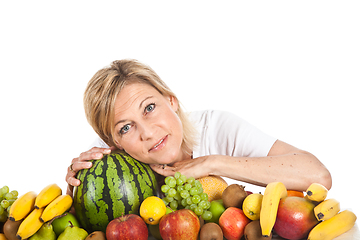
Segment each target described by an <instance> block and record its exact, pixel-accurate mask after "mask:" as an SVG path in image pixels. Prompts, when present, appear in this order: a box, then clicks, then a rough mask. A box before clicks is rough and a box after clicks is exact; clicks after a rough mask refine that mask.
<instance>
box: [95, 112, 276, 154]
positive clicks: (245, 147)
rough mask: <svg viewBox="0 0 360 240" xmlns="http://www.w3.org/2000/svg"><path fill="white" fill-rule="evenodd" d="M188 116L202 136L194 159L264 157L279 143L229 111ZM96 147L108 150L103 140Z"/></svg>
mask: <svg viewBox="0 0 360 240" xmlns="http://www.w3.org/2000/svg"><path fill="white" fill-rule="evenodd" d="M189 115H190V120H191V121H192V122H194V123H195V127H196V129H197V131H198V134H199V139H198V140H199V141H198V146H197V147H196V148H195V149H194V151H193V157H194V158H197V157H201V156H207V155H229V156H236V157H265V156H267V154H268V153H269V151H270V149H271V147H272V145H273V144H274V142H275V141H276V138H273V137H271V136H269V135H267V134H265V133H263V132H262V131H260V130H259V129H258V128H256V127H254V126H253V125H251V124H249V123H248V122H246V121H245V120H244V119H242V118H240V117H238V116H236V115H234V114H232V113H229V112H223V111H216V110H205V111H196V112H191V113H190V114H189ZM93 146H94V147H105V148H107V147H108V146H107V145H106V144H105V143H104V142H103V141H102V140H101V139H100V138H98V139H97V140H96V141H95V142H94V143H93Z"/></svg>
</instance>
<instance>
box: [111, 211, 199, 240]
mask: <svg viewBox="0 0 360 240" xmlns="http://www.w3.org/2000/svg"><path fill="white" fill-rule="evenodd" d="M159 229H160V235H161V237H162V238H163V240H168V239H171V240H183V239H186V240H197V238H198V235H199V231H200V220H199V218H198V216H196V214H195V213H194V212H193V211H191V210H189V209H180V210H177V211H174V212H172V213H169V214H167V215H165V216H163V217H162V218H161V220H160V223H159ZM108 240H109V239H108Z"/></svg>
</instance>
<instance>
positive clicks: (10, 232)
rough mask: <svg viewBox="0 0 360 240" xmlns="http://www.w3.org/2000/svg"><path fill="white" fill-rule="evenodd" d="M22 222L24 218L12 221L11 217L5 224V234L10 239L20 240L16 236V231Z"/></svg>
mask: <svg viewBox="0 0 360 240" xmlns="http://www.w3.org/2000/svg"><path fill="white" fill-rule="evenodd" d="M21 222H22V220H19V221H11V220H10V219H8V220H7V221H6V222H5V224H4V234H5V237H6V238H7V239H8V240H19V239H18V238H17V237H16V233H17V231H18V228H19V226H20V223H21Z"/></svg>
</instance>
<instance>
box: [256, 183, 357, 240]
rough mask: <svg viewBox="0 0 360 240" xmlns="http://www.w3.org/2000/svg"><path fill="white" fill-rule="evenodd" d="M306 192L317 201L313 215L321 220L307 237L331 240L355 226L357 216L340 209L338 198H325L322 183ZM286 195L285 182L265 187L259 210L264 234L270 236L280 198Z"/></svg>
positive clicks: (325, 190)
mask: <svg viewBox="0 0 360 240" xmlns="http://www.w3.org/2000/svg"><path fill="white" fill-rule="evenodd" d="M306 194H307V195H306V196H305V198H306V199H308V200H310V201H314V202H317V203H318V204H317V206H316V207H315V208H314V214H315V216H316V218H317V219H318V221H320V223H319V224H317V225H316V226H315V227H314V228H313V229H312V230H311V231H310V233H309V236H308V240H331V239H334V238H335V237H337V236H339V235H341V234H343V233H345V232H347V231H348V230H350V229H351V228H352V227H353V226H354V225H355V221H356V215H355V214H354V213H353V212H351V211H349V210H344V211H342V212H340V203H339V202H338V201H336V200H335V199H327V200H326V197H327V194H328V189H326V187H324V186H323V185H321V184H319V183H313V184H311V185H310V186H309V188H308V189H307V190H306ZM286 196H287V189H286V187H285V185H284V184H283V183H281V182H273V183H269V184H268V185H267V186H266V188H265V192H264V196H263V200H262V202H261V211H260V226H261V231H262V235H263V236H264V237H268V236H270V234H271V231H272V229H273V227H274V225H275V221H276V216H277V211H278V207H279V202H280V199H281V198H284V197H286ZM339 212H340V213H339Z"/></svg>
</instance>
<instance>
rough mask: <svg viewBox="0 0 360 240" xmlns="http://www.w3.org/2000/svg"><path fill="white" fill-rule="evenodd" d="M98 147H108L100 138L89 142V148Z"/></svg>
mask: <svg viewBox="0 0 360 240" xmlns="http://www.w3.org/2000/svg"><path fill="white" fill-rule="evenodd" d="M93 147H99V148H109V146H108V145H107V144H106V143H105V142H104V141H103V140H102V139H101V138H100V137H98V138H96V139H95V141H94V142H93V143H92V144H91V148H93Z"/></svg>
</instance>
